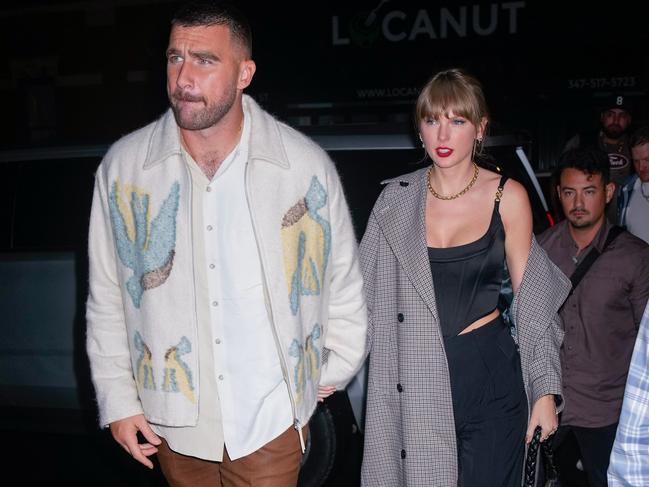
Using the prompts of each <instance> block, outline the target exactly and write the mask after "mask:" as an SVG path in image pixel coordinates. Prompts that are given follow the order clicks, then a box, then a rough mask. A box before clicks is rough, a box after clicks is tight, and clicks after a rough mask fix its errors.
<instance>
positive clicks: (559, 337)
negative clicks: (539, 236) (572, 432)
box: [512, 239, 571, 410]
mask: <svg viewBox="0 0 649 487" xmlns="http://www.w3.org/2000/svg"><path fill="white" fill-rule="evenodd" d="M570 287H571V284H570V280H569V279H568V278H567V277H566V276H565V275H564V274H563V273H562V272H561V270H560V269H559V268H558V267H557V266H556V265H554V264H553V263H552V261H551V260H550V259H549V257H548V255H547V253H546V252H545V250H543V248H542V247H541V246H540V245H539V244H538V243H537V242H536V239H533V240H532V248H531V250H530V257H529V259H528V262H527V266H526V269H525V275H524V276H523V283H522V284H521V288H520V290H519V297H518V299H516V297H515V300H517V301H518V303H517V304H516V305H512V306H513V309H514V312H515V316H516V327H517V329H518V334H519V345H520V347H521V354H522V355H523V358H524V361H523V369H524V375H527V380H528V388H529V394H530V405H531V406H533V405H534V403H536V401H537V400H538V399H539V398H540V397H541V396H544V395H547V394H553V395H555V397H556V399H557V409H558V410H561V409H562V408H563V407H562V406H563V404H562V401H561V394H562V382H561V359H560V350H561V345H562V343H563V336H564V331H563V324H562V321H561V318H560V316H559V314H558V310H559V308H560V307H561V305H562V304H563V302H564V301H565V300H566V297H567V296H568V293H569V292H570ZM526 369H527V374H525V370H526Z"/></svg>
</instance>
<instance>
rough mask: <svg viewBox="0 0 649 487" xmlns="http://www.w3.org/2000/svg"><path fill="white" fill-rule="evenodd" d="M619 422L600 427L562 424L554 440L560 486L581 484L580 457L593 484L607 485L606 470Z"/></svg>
mask: <svg viewBox="0 0 649 487" xmlns="http://www.w3.org/2000/svg"><path fill="white" fill-rule="evenodd" d="M616 430H617V423H614V424H611V425H608V426H602V427H601V428H583V427H580V426H570V425H567V426H560V427H559V429H558V430H557V432H556V434H555V438H554V440H553V442H552V449H553V450H554V458H555V463H556V465H557V471H558V473H559V482H560V483H561V485H562V486H563V485H565V486H571V485H575V486H577V485H581V482H580V480H579V478H580V474H581V476H583V474H582V473H581V472H579V471H576V470H577V469H576V467H575V465H576V463H577V460H581V463H582V465H583V467H584V472H585V474H586V477H587V478H588V485H589V486H590V487H606V486H607V485H608V483H607V480H606V471H607V470H608V463H609V459H610V456H611V449H612V448H613V442H614V441H615V432H616Z"/></svg>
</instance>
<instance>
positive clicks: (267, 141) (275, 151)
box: [143, 95, 290, 169]
mask: <svg viewBox="0 0 649 487" xmlns="http://www.w3.org/2000/svg"><path fill="white" fill-rule="evenodd" d="M242 103H243V111H244V114H245V116H249V117H250V131H251V132H250V134H251V135H250V147H249V149H248V157H249V159H250V160H251V161H252V160H255V159H257V160H261V161H266V162H270V163H273V164H277V165H278V166H280V167H283V168H286V169H288V168H289V167H290V165H289V162H288V157H287V155H286V150H285V148H284V144H283V143H279V144H278V143H277V141H280V142H281V141H282V140H283V139H282V137H281V134H280V131H279V124H278V122H277V121H276V120H275V119H274V118H273V117H272V116H271V115H269V114H268V113H266V112H265V111H264V110H262V108H261V107H260V106H259V105H258V104H257V103H256V102H255V101H254V100H253V99H252V98H251V97H249V96H248V95H243V98H242ZM180 154H182V146H181V142H180V130H179V128H178V125H177V124H176V120H175V118H174V115H173V112H172V111H171V108H170V109H168V110H167V111H166V112H165V114H164V115H163V116H162V117H160V118H159V119H158V120H157V121H156V122H155V124H154V126H153V132H152V134H151V137H150V139H149V145H148V147H147V153H146V157H145V159H144V164H143V168H144V169H149V168H151V167H153V166H156V165H158V164H160V163H162V162H164V161H166V160H167V159H169V158H170V157H172V156H177V155H180Z"/></svg>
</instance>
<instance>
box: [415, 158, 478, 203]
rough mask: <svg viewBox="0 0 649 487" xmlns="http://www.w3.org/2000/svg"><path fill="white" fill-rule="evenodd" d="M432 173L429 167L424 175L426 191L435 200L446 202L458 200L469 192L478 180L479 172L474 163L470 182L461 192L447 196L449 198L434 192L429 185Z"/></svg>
mask: <svg viewBox="0 0 649 487" xmlns="http://www.w3.org/2000/svg"><path fill="white" fill-rule="evenodd" d="M432 172H433V166H432V165H431V166H430V167H429V168H428V171H427V174H426V182H427V183H428V191H430V192H431V194H432V195H433V196H434V197H435V198H437V199H438V200H446V201H448V200H454V199H456V198H459V197H460V196H462V195H463V194H464V193H466V192H467V191H469V190H470V189H471V188H472V187H473V185H474V184H475V182H476V181H477V180H478V173H479V172H480V169H479V168H478V165H477V164H476V163H475V162H474V163H473V177H472V178H471V181H469V184H467V185H466V187H465V188H464V189H463V190H462V191H460V192H459V193H456V194H452V195H449V196H445V195H443V194H439V193H438V192H437V191H435V189H434V188H433V185H432V184H431V183H430V178H431V175H432Z"/></svg>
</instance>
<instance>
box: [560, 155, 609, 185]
mask: <svg viewBox="0 0 649 487" xmlns="http://www.w3.org/2000/svg"><path fill="white" fill-rule="evenodd" d="M609 164H610V163H609V160H608V154H607V153H606V152H604V151H603V150H601V149H599V148H597V147H579V148H576V149H568V150H567V151H565V152H564V153H563V154H561V155H560V156H559V163H558V164H557V170H556V171H555V181H556V183H557V184H560V183H561V174H562V173H563V171H564V169H569V168H572V169H578V170H580V171H582V172H585V173H587V174H590V175H593V174H601V175H602V181H603V182H604V185H607V184H608V183H609V182H610V181H611V170H610V167H609Z"/></svg>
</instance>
